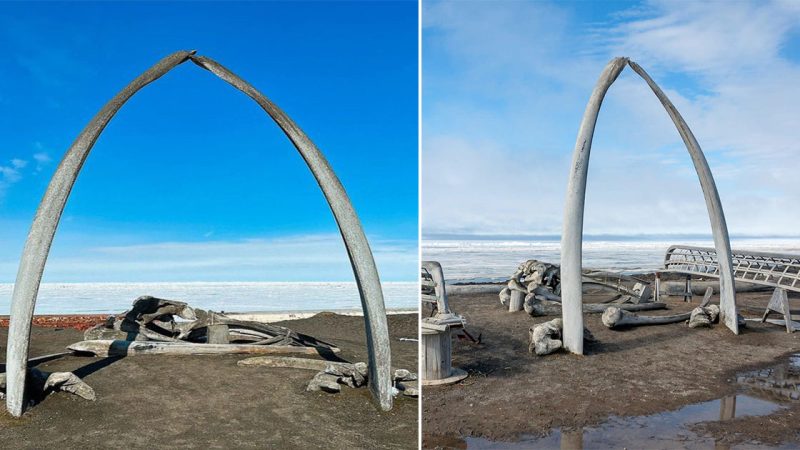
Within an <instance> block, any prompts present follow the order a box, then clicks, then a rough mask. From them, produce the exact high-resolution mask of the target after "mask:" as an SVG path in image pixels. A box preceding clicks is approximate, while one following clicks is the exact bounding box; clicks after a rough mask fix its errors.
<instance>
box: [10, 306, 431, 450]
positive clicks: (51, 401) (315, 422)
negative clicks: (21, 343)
mask: <svg viewBox="0 0 800 450" xmlns="http://www.w3.org/2000/svg"><path fill="white" fill-rule="evenodd" d="M279 324H281V325H283V326H287V327H290V328H292V329H293V330H295V331H298V332H301V333H306V334H310V335H312V336H315V337H318V338H321V339H323V340H326V341H329V342H331V343H334V344H336V345H337V346H339V347H340V348H341V350H342V351H341V353H339V357H340V358H343V359H346V360H348V361H351V362H356V361H366V360H367V354H366V338H365V335H364V325H363V318H361V317H347V316H340V315H336V314H332V313H322V314H318V315H316V316H314V317H311V318H308V319H301V320H293V321H287V322H280V323H279ZM389 331H390V335H391V338H392V341H391V342H392V365H393V366H394V367H397V368H407V369H409V370H411V371H414V372H416V367H417V343H416V342H408V341H400V340H399V338H400V337H407V338H415V337H416V336H417V316H416V315H410V314H409V315H391V316H389ZM7 333H8V329H7V328H2V329H0V357H2V358H3V359H4V358H5V350H6V348H5V346H6V341H7ZM79 340H82V332H80V331H76V330H73V329H53V328H41V327H34V329H33V333H32V346H31V357H35V356H40V355H45V354H51V353H55V352H60V351H63V350H64V347H65V346H66V345H68V344H70V343H73V342H76V341H79ZM243 358H244V356H241V355H240V356H235V355H230V356H188V357H178V356H164V355H151V356H135V357H128V358H122V359H118V358H90V357H74V356H68V357H64V358H61V359H57V360H54V361H50V362H47V363H43V364H41V365H39V366H38V367H39V368H40V369H42V370H45V371H76V374H77V375H78V376H80V377H82V378H83V379H84V381H86V382H87V383H89V385H91V386H92V387H93V388H94V390H95V392H96V394H97V400H96V401H95V402H89V401H86V400H83V399H80V398H77V397H74V396H71V395H68V394H64V393H55V394H51V395H50V396H48V397H47V398H46V399H45V400H44V401H43V402H41V403H39V404H38V405H35V406H34V407H32V408H30V409H29V410H28V411H27V412H26V413H25V415H24V416H23V417H22V418H21V419H14V418H12V417H11V416H9V415H8V414H7V413H6V412H5V408H2V411H3V413H2V415H0V442H3V443H4V444H3V446H4V447H5V446H6V445H8V444H9V443H13V447H14V448H78V447H80V448H87V447H96V448H145V447H147V448H152V447H154V446H165V447H179V448H282V449H283V448H337V449H338V448H392V449H411V448H417V445H418V444H417V442H418V441H417V439H418V438H417V433H418V427H417V411H418V404H417V400H416V399H410V398H396V399H395V406H394V409H393V410H392V411H389V412H382V411H380V410H379V408H378V407H376V406H375V404H374V402H372V400H371V396H370V393H369V391H368V390H367V389H366V388H362V389H350V388H347V387H344V388H343V389H342V392H341V393H339V394H325V393H320V392H306V391H305V387H306V384H307V383H308V381H309V380H310V379H311V378H312V377H313V375H314V372H312V371H307V370H298V369H282V368H272V369H268V368H245V367H238V366H236V362H237V361H239V360H241V359H243Z"/></svg>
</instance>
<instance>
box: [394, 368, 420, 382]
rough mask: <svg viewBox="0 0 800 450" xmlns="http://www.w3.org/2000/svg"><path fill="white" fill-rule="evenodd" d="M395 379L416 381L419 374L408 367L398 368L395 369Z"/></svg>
mask: <svg viewBox="0 0 800 450" xmlns="http://www.w3.org/2000/svg"><path fill="white" fill-rule="evenodd" d="M394 380H395V381H416V380H417V374H415V373H414V372H411V371H408V370H406V369H397V370H395V371H394Z"/></svg>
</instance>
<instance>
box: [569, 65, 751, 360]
mask: <svg viewBox="0 0 800 450" xmlns="http://www.w3.org/2000/svg"><path fill="white" fill-rule="evenodd" d="M626 65H627V66H630V68H631V69H633V71H634V72H636V73H637V74H639V76H640V77H642V79H644V81H645V82H646V83H647V85H648V86H650V89H651V90H652V91H653V93H654V94H655V95H656V97H658V100H659V101H660V102H661V104H662V106H664V108H665V109H666V110H667V114H669V116H670V118H671V119H672V122H673V123H674V124H675V127H676V128H677V129H678V133H679V134H680V136H681V139H682V140H683V142H684V144H685V145H686V149H687V150H688V152H689V155H690V156H691V158H692V162H693V163H694V168H695V171H696V172H697V176H698V178H699V179H700V186H701V187H702V190H703V197H704V198H705V202H706V208H707V209H708V216H709V219H710V222H711V232H712V234H713V237H714V247H715V248H716V250H717V255H719V281H720V310H721V311H720V318H721V321H722V322H723V323H725V325H726V326H727V327H728V328H730V329H731V331H733V333H734V334H739V326H738V322H737V320H736V317H737V310H736V297H735V295H736V294H735V290H734V277H733V263H732V260H731V244H730V238H729V236H728V225H727V224H726V222H725V214H724V212H723V210H722V202H721V201H720V199H719V192H717V186H716V184H715V183H714V177H713V175H712V174H711V169H710V168H709V166H708V161H706V158H705V155H704V154H703V151H702V149H701V148H700V144H698V142H697V139H696V138H695V136H694V134H693V133H692V131H691V129H689V126H688V125H687V124H686V122H685V121H684V120H683V117H681V115H680V113H679V112H678V110H677V109H676V108H675V106H674V105H673V104H672V102H671V101H670V100H669V98H667V96H666V94H664V92H663V91H662V90H661V88H659V87H658V85H657V84H656V83H655V81H653V79H652V78H650V75H648V74H647V72H645V70H644V69H643V68H642V67H641V66H639V65H638V64H636V63H635V62H633V61H631V60H630V59H628V58H625V57H618V58H614V59H612V60H611V61H610V62H609V63H608V64H607V65H606V67H605V68H604V69H603V72H602V73H601V74H600V78H599V79H598V81H597V84H596V85H595V87H594V90H593V91H592V95H591V97H589V103H588V104H587V105H586V110H585V112H584V115H583V119H582V120H581V126H580V128H579V129H578V138H577V141H576V143H575V150H574V151H573V156H572V165H571V166H570V167H571V170H570V173H569V181H568V183H567V195H566V199H565V206H564V226H563V230H562V234H561V298H562V317H563V320H564V332H563V340H564V348H566V349H567V350H569V351H570V352H572V353H577V354H583V307H582V304H583V293H582V288H581V271H582V257H583V253H582V245H583V213H584V206H585V200H586V177H587V175H588V173H589V154H590V152H591V148H592V137H593V135H594V128H595V125H596V123H597V116H598V114H599V112H600V106H601V105H602V103H603V98H604V97H605V95H606V92H607V91H608V89H609V88H610V87H611V85H612V84H613V83H614V81H615V80H616V79H617V77H618V76H619V74H620V73H621V72H622V70H623V69H624V68H625V66H626Z"/></svg>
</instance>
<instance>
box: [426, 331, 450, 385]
mask: <svg viewBox="0 0 800 450" xmlns="http://www.w3.org/2000/svg"><path fill="white" fill-rule="evenodd" d="M422 346H423V349H422V352H423V357H424V364H423V372H422V379H423V380H439V379H442V378H447V377H449V376H450V372H451V368H452V366H451V357H452V355H451V337H450V327H447V329H446V330H444V331H439V332H435V333H423V334H422Z"/></svg>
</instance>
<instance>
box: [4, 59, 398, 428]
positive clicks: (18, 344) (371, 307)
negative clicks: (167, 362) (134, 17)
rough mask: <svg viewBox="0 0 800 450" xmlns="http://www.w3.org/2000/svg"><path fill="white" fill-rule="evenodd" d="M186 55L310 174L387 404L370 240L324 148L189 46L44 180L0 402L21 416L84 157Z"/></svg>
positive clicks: (106, 113) (117, 101)
mask: <svg viewBox="0 0 800 450" xmlns="http://www.w3.org/2000/svg"><path fill="white" fill-rule="evenodd" d="M189 59H191V60H192V62H194V63H195V64H197V65H198V66H200V67H202V68H204V69H206V70H208V71H210V72H212V73H213V74H215V75H217V76H218V77H220V78H222V79H223V80H225V81H227V82H228V83H229V84H231V85H232V86H233V87H235V88H236V89H238V90H240V91H242V92H243V93H245V94H246V95H247V96H249V97H250V98H252V99H253V100H255V101H256V103H258V104H259V105H260V106H261V107H262V108H263V109H264V111H266V112H267V114H269V116H270V117H271V118H272V119H273V121H275V123H276V124H277V125H278V126H279V127H280V128H281V130H283V132H284V133H285V134H286V136H287V137H288V138H289V140H290V141H291V142H292V144H294V146H295V148H296V149H297V150H298V152H299V153H300V155H301V156H302V158H303V160H304V161H305V162H306V164H307V165H308V167H309V169H310V170H311V172H312V174H313V175H314V177H315V178H316V180H317V183H318V184H319V186H320V188H321V189H322V192H323V194H324V196H325V199H326V200H327V201H328V204H329V206H330V208H331V210H332V212H333V215H334V218H335V219H336V223H337V225H338V226H339V231H340V233H341V235H342V238H343V240H344V244H345V247H346V249H347V254H348V256H349V258H350V262H351V265H352V268H353V272H354V275H355V280H356V283H357V285H358V290H359V294H360V296H361V306H362V308H363V310H364V325H365V328H366V334H367V350H368V355H369V368H370V374H369V375H370V377H369V378H370V389H371V390H372V393H373V395H374V396H375V397H376V398H377V399H378V402H379V403H380V406H381V408H382V409H384V410H389V409H391V407H392V380H391V354H390V344H389V332H388V327H387V322H386V310H385V306H384V301H383V292H382V290H381V285H380V278H379V276H378V271H377V268H376V267H375V261H374V259H373V256H372V252H371V250H370V248H369V243H368V242H367V238H366V236H365V235H364V231H363V229H362V228H361V223H360V221H359V219H358V216H357V215H356V212H355V210H354V209H353V206H352V204H351V203H350V200H349V198H348V197H347V193H346V192H345V190H344V187H343V186H342V184H341V182H340V181H339V179H338V178H337V177H336V175H335V174H334V172H333V169H331V167H330V165H329V164H328V162H327V160H325V157H324V156H323V155H322V153H320V151H319V150H318V149H317V147H316V146H315V145H314V144H313V143H312V142H311V140H310V139H309V138H308V137H307V136H306V135H305V133H303V131H302V130H301V129H300V128H299V127H298V126H297V125H296V124H295V123H294V122H293V121H292V120H291V119H290V118H289V117H288V116H287V115H286V114H285V113H284V112H283V111H282V110H280V109H279V108H278V107H277V106H276V105H275V104H273V103H272V102H271V101H269V100H268V99H267V98H266V97H264V95H262V94H261V93H260V92H258V91H257V90H256V89H255V88H253V87H252V86H251V85H249V84H248V83H247V82H245V81H244V80H242V79H241V78H239V77H238V76H237V75H235V74H233V73H232V72H230V71H229V70H228V69H226V68H224V67H222V66H221V65H219V64H218V63H216V62H215V61H213V60H211V59H208V58H204V57H199V56H194V52H193V51H179V52H176V53H173V54H172V55H169V56H167V57H166V58H164V59H162V60H161V61H159V62H158V63H156V64H155V65H154V66H153V67H151V68H150V69H148V70H146V71H145V72H144V73H143V74H141V75H140V76H138V77H137V78H136V79H134V80H133V81H132V82H131V83H130V84H128V85H127V86H126V87H125V88H123V89H122V91H120V92H119V93H118V94H117V95H115V96H114V98H112V99H111V100H110V101H109V102H108V103H107V104H106V105H105V106H103V108H102V109H101V110H100V111H99V112H98V113H97V115H96V116H95V117H94V118H93V119H92V120H91V121H90V122H89V124H88V125H87V126H86V128H84V129H83V131H82V132H81V133H80V134H79V135H78V137H77V139H76V140H75V142H73V144H72V146H71V147H70V148H69V150H67V153H66V154H65V155H64V158H63V159H62V161H61V163H60V164H59V166H58V169H56V172H55V174H54V175H53V178H52V179H51V180H50V185H49V186H48V188H47V191H46V193H45V195H44V198H43V199H42V202H41V203H40V205H39V209H38V210H37V212H36V217H35V218H34V220H33V224H32V225H31V230H30V232H29V234H28V240H27V242H26V243H25V250H24V251H23V254H22V259H21V261H20V266H19V270H18V272H17V279H16V283H15V285H14V293H13V295H12V300H11V320H10V326H9V344H8V350H7V358H6V361H7V370H8V397H7V400H6V407H7V409H8V411H9V412H10V413H11V414H12V415H13V416H16V417H19V416H21V415H22V412H23V408H24V404H25V401H24V391H25V362H26V360H27V357H28V347H29V344H30V329H31V320H32V318H33V310H34V307H35V304H36V298H37V295H38V291H39V284H40V283H41V279H42V273H43V272H44V266H45V263H46V261H47V256H48V254H49V252H50V246H51V244H52V242H53V237H54V236H55V232H56V229H57V227H58V223H59V220H60V218H61V214H62V213H63V211H64V206H65V205H66V202H67V199H68V197H69V194H70V192H71V190H72V187H73V185H74V184H75V180H76V179H77V177H78V174H79V173H80V170H81V168H82V166H83V163H84V162H85V161H86V158H87V157H88V155H89V152H90V151H91V149H92V146H93V145H94V143H95V142H96V141H97V139H98V137H99V136H100V133H102V131H103V130H104V129H105V127H106V125H108V123H109V121H110V120H111V119H112V118H113V117H114V115H115V114H116V113H117V111H118V110H119V109H120V108H121V107H122V105H124V104H125V102H127V101H128V100H129V99H130V98H131V97H132V96H133V95H134V94H135V93H136V92H138V91H139V90H140V89H141V88H143V87H144V86H146V85H147V84H149V83H151V82H153V81H155V80H157V79H158V78H160V77H161V76H163V75H164V74H166V73H167V72H169V71H170V70H171V69H173V68H174V67H175V66H177V65H179V64H181V63H183V62H186V61H187V60H189Z"/></svg>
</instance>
